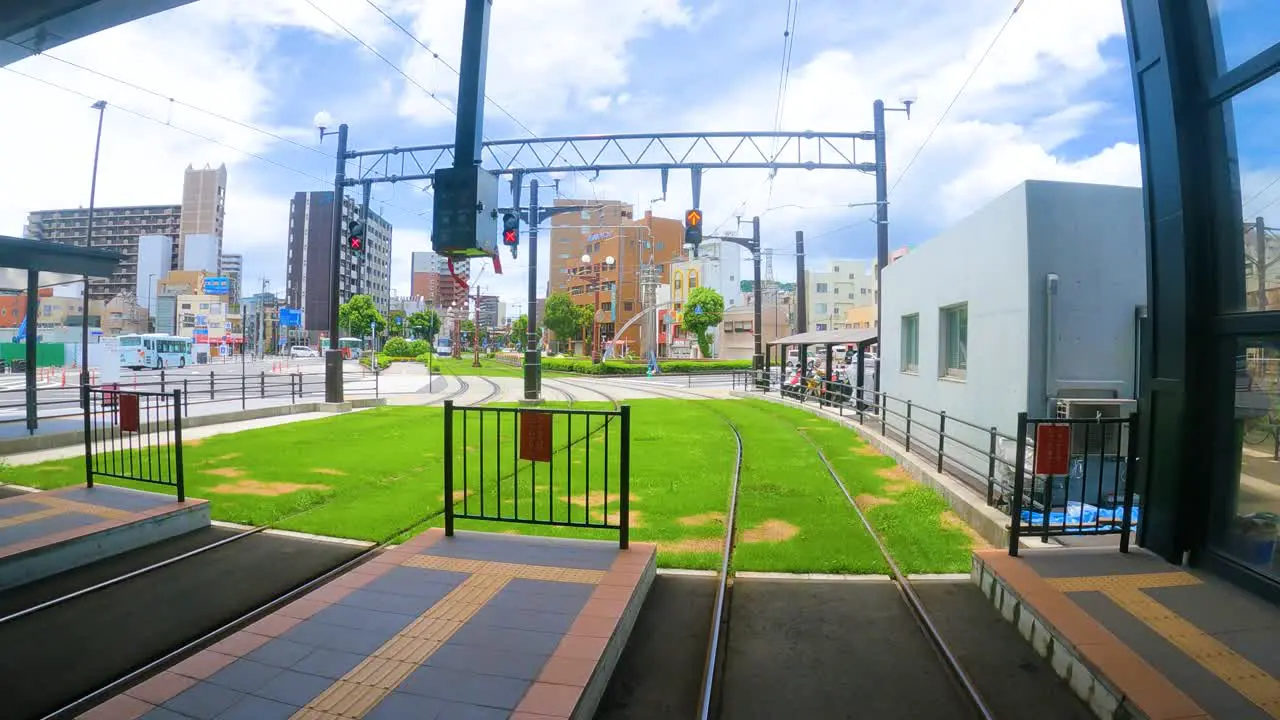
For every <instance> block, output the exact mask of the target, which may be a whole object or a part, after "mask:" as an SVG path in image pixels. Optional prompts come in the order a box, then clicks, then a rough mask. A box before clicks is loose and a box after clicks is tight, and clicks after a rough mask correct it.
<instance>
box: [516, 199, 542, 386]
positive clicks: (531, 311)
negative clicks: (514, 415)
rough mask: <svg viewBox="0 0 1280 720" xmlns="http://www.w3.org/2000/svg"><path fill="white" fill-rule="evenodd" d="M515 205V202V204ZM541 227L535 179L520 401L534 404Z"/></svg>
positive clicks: (538, 362) (539, 364)
mask: <svg viewBox="0 0 1280 720" xmlns="http://www.w3.org/2000/svg"><path fill="white" fill-rule="evenodd" d="M515 182H516V186H517V187H516V189H515V193H516V195H517V197H518V196H519V184H520V175H519V174H517V175H516V177H515ZM515 204H516V205H519V204H520V203H519V202H516V203H515ZM541 224H542V215H541V210H540V209H539V208H538V179H537V178H534V179H532V180H530V181H529V289H528V293H527V295H528V297H527V299H526V300H527V302H528V303H529V308H528V311H527V313H526V317H527V318H528V321H529V326H528V327H527V328H525V341H524V399H525V402H538V401H539V397H538V395H539V391H540V390H541V388H542V351H541V350H539V349H538V334H537V328H538V225H541Z"/></svg>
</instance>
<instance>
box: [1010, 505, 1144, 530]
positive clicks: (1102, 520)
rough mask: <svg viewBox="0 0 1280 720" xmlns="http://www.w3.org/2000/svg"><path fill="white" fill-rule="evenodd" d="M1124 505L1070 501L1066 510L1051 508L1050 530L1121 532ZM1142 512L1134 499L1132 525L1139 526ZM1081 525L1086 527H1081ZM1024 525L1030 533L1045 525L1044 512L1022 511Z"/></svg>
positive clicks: (1130, 515)
mask: <svg viewBox="0 0 1280 720" xmlns="http://www.w3.org/2000/svg"><path fill="white" fill-rule="evenodd" d="M1123 515H1124V507H1123V506H1117V507H1115V508H1100V507H1098V506H1096V505H1089V504H1088V503H1078V502H1069V503H1067V508H1066V511H1065V512H1063V511H1057V510H1051V511H1050V512H1049V530H1050V531H1053V532H1059V531H1065V532H1067V533H1080V532H1085V533H1096V532H1105V531H1112V532H1119V531H1120V523H1121V522H1122V521H1123V520H1124V517H1123ZM1140 515H1141V513H1140V512H1139V509H1138V503H1137V499H1136V498H1135V500H1134V505H1133V511H1132V512H1131V513H1130V514H1129V523H1130V527H1134V528H1136V527H1137V526H1138V518H1139V517H1140ZM1081 525H1083V526H1084V527H1083V528H1081ZM1022 527H1023V530H1025V531H1026V532H1028V533H1034V532H1035V530H1036V529H1038V528H1042V527H1044V513H1039V512H1036V511H1034V510H1023V511H1022Z"/></svg>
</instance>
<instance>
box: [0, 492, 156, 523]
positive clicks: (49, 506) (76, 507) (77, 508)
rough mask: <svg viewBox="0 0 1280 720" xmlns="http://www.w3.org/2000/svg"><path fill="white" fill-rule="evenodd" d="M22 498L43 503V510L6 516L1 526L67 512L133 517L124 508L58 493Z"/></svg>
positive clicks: (0, 521) (103, 517)
mask: <svg viewBox="0 0 1280 720" xmlns="http://www.w3.org/2000/svg"><path fill="white" fill-rule="evenodd" d="M21 498H22V500H24V501H26V502H32V503H35V504H37V505H43V506H44V508H43V509H41V510H33V511H31V512H29V513H26V514H23V515H14V516H13V517H7V518H4V519H3V520H0V528H10V527H15V526H17V525H25V524H26V523H30V522H36V521H37V520H45V519H47V518H51V517H56V516H58V515H65V514H67V513H81V514H84V515H92V516H94V517H100V518H102V519H104V520H128V519H130V518H132V517H133V514H132V513H130V512H127V511H124V510H116V509H115V508H109V507H103V506H101V505H93V504H90V503H82V502H77V501H75V500H67V499H66V498H60V497H58V496H57V495H46V494H44V493H31V494H30V495H24V496H21Z"/></svg>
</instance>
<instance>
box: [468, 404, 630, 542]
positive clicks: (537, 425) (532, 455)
mask: <svg viewBox="0 0 1280 720" xmlns="http://www.w3.org/2000/svg"><path fill="white" fill-rule="evenodd" d="M444 418H445V420H444V447H445V455H444V458H445V460H444V498H443V499H444V506H445V534H446V535H452V534H453V526H454V521H455V520H457V519H467V520H487V521H497V522H512V523H525V524H532V525H558V526H564V527H581V528H592V529H598V530H617V531H618V542H619V545H621V547H623V548H626V547H627V543H628V535H629V533H630V501H631V494H630V493H631V408H630V407H628V406H626V405H623V406H622V407H620V408H619V409H617V410H566V409H559V408H556V409H551V408H548V409H529V408H514V407H491V406H484V407H481V406H461V405H454V404H453V401H452V400H446V401H445V403H444Z"/></svg>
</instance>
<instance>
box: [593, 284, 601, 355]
mask: <svg viewBox="0 0 1280 720" xmlns="http://www.w3.org/2000/svg"><path fill="white" fill-rule="evenodd" d="M595 283H596V301H595V304H594V306H593V307H592V308H591V310H592V312H591V362H593V363H598V362H600V275H599V274H596V276H595Z"/></svg>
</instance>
